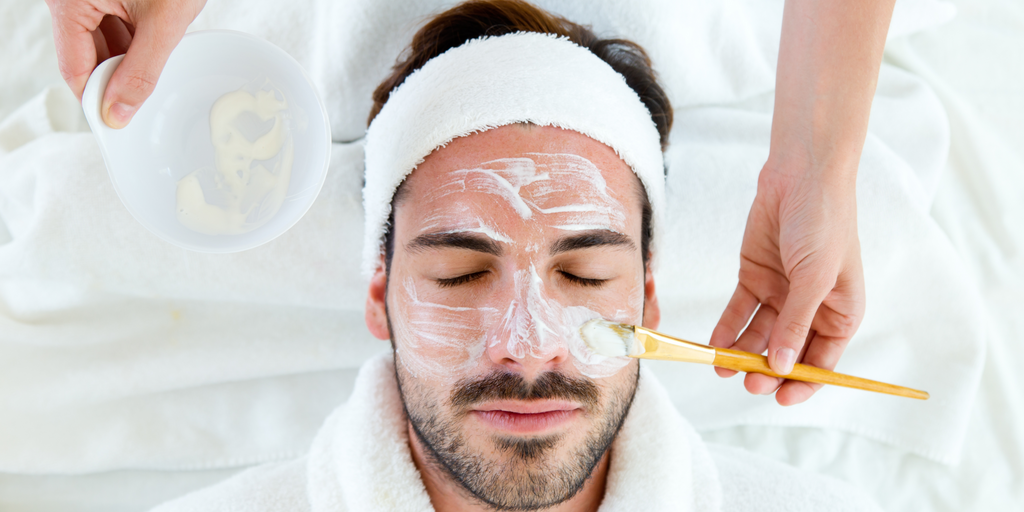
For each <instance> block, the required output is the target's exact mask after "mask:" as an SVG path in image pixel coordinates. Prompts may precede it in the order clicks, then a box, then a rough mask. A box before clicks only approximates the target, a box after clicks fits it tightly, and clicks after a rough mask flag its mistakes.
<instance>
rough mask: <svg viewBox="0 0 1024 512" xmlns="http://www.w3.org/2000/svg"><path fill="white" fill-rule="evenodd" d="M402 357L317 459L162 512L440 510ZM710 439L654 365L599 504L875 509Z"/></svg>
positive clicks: (362, 397)
mask: <svg viewBox="0 0 1024 512" xmlns="http://www.w3.org/2000/svg"><path fill="white" fill-rule="evenodd" d="M394 375H395V371H394V365H393V358H392V356H391V354H390V353H386V354H382V355H381V356H380V357H377V358H374V359H372V360H370V361H368V362H367V363H366V364H365V365H363V368H362V370H361V371H360V373H359V377H358V379H357V380H356V386H355V389H354V390H353V393H352V397H351V398H350V399H349V402H348V403H347V404H346V405H345V406H343V407H341V408H339V409H338V410H337V411H336V412H335V413H333V414H332V415H331V416H330V418H328V420H327V422H326V423H325V424H324V426H323V428H322V429H320V432H319V433H318V434H317V436H316V438H315V439H314V440H313V445H312V447H311V449H310V452H309V455H307V456H305V457H302V458H300V459H297V460H295V461H289V462H284V463H277V464H269V465H265V466H261V467H257V468H253V469H251V470H248V471H246V472H243V473H241V474H239V475H238V476H235V477H233V478H231V479H229V480H227V481H225V482H223V483H221V484H218V485H215V486H213V487H210V488H208V489H204V490H200V491H197V492H195V493H192V494H190V495H187V496H185V497H183V498H180V499H178V500H174V501H172V502H169V503H166V504H164V505H161V506H158V507H156V508H155V509H153V512H193V511H194V512H199V511H210V510H217V511H220V512H228V511H231V512H236V511H237V512H256V511H262V512H301V511H310V512H343V511H346V510H352V511H360V512H392V511H396V510H402V511H410V512H411V511H429V510H433V507H432V506H431V504H430V498H429V496H428V495H427V491H426V488H425V487H424V486H423V481H422V479H421V478H420V474H419V471H418V470H417V469H416V466H415V465H414V463H413V460H412V455H411V453H410V451H409V444H408V442H409V439H408V427H407V423H406V418H405V413H404V410H403V408H402V402H401V396H400V395H399V392H398V386H397V385H396V381H395V377H394ZM708 448H709V447H708V446H707V445H705V443H704V442H703V441H701V439H700V436H699V435H697V433H696V431H694V430H693V427H692V426H690V424H689V423H688V422H687V421H686V420H685V419H683V417H682V416H680V415H679V413H678V412H676V410H675V408H674V407H673V406H672V402H671V401H670V399H669V396H668V393H667V392H666V391H665V389H664V388H663V387H662V386H661V384H659V383H658V380H657V379H656V378H655V377H654V375H653V374H652V373H650V372H649V371H646V370H645V369H642V370H641V378H640V384H639V388H638V389H637V393H636V397H635V399H634V401H633V405H632V407H631V409H630V411H629V415H628V416H627V417H626V421H625V422H624V423H623V426H622V430H621V431H620V432H619V436H618V437H617V438H616V440H615V442H614V443H613V444H612V447H611V458H610V461H609V467H608V476H607V481H606V487H605V495H604V499H603V500H602V502H601V506H600V508H599V509H598V510H599V512H617V511H633V510H657V511H665V512H669V511H679V512H684V511H686V512H714V511H719V510H723V511H737V512H739V511H748V510H755V509H757V510H766V511H771V510H787V511H790V512H800V511H808V512H812V511H814V512H816V511H820V510H830V511H837V512H838V511H851V512H852V511H876V510H880V509H878V508H877V506H876V505H875V504H874V503H873V502H872V501H871V500H870V499H868V498H867V497H866V496H865V495H863V494H862V493H860V491H857V490H855V489H853V488H852V487H849V486H848V485H847V484H844V483H842V482H839V481H838V480H834V479H831V478H827V477H822V476H818V475H814V474H810V473H803V472H800V471H798V470H796V469H794V468H791V467H788V466H785V465H783V464H779V463H777V462H772V461H770V460H768V459H764V458H761V457H758V456H756V455H753V454H751V453H748V452H743V451H740V450H736V449H731V448H721V447H718V448H714V449H713V450H709V449H708Z"/></svg>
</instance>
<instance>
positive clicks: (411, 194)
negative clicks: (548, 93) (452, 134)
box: [397, 124, 642, 213]
mask: <svg viewBox="0 0 1024 512" xmlns="http://www.w3.org/2000/svg"><path fill="white" fill-rule="evenodd" d="M467 170H474V171H477V172H476V173H475V174H467ZM481 170H482V171H484V172H485V173H492V172H493V173H494V174H495V175H496V176H500V180H499V181H505V182H508V184H509V185H511V186H512V187H513V188H514V190H510V191H509V192H510V193H512V194H515V195H520V196H523V197H524V198H526V199H527V200H528V201H531V205H532V206H533V207H537V206H541V207H543V206H555V205H554V204H553V203H557V202H559V201H562V202H566V203H569V202H573V201H576V202H580V201H583V202H587V201H593V200H595V198H594V197H593V195H594V194H595V193H598V192H599V193H600V195H602V196H604V195H605V194H607V199H610V200H613V201H615V202H617V203H620V204H621V205H622V206H623V207H625V208H626V209H627V211H628V212H632V210H633V206H634V205H637V206H636V209H637V212H639V206H638V205H639V198H640V189H641V187H642V185H641V184H640V181H639V179H638V178H637V177H636V175H635V174H634V173H633V171H632V170H631V169H630V168H629V166H628V165H626V164H625V162H623V161H622V159H620V158H619V157H618V155H616V154H615V151H613V150H612V149H611V148H609V147H608V146H606V145H604V144H602V143H600V142H598V141H596V140H594V139H591V138H590V137H587V136H586V135H583V134H580V133H578V132H574V131H571V130H563V129H561V128H556V127H552V126H535V125H525V124H524V125H508V126H501V127H498V128H493V129H491V130H487V131H485V132H479V133H474V134H470V135H467V136H465V137H460V138H458V139H455V140H453V141H452V142H450V143H449V144H447V145H446V146H444V147H441V148H438V149H436V150H435V151H434V152H433V153H431V154H430V155H429V156H427V158H426V159H424V161H423V163H421V164H420V165H419V166H418V167H417V168H416V170H414V171H413V172H412V173H411V174H410V175H409V177H408V178H407V179H406V181H405V183H404V184H403V186H402V195H401V197H400V198H399V201H397V203H400V204H401V205H402V206H403V209H405V208H406V207H407V206H413V209H420V208H431V207H436V206H438V203H444V202H445V201H451V200H459V201H462V202H466V201H470V202H473V200H474V199H475V200H476V202H479V203H482V205H484V206H486V205H487V204H488V203H491V204H493V200H494V198H493V193H494V190H493V189H490V188H489V187H488V184H486V183H485V181H486V180H481V179H479V178H480V177H479V175H478V174H479V171H481ZM467 178H468V179H467ZM474 178H477V179H474ZM453 192H464V193H463V194H461V197H458V198H454V197H451V196H452V193H453ZM475 192H479V194H475ZM488 195H491V196H492V197H487V196H488ZM474 196H475V197H474ZM596 200H597V201H598V202H600V201H601V199H596ZM538 203H546V204H539V205H538ZM523 208H525V207H523ZM521 213H522V212H521Z"/></svg>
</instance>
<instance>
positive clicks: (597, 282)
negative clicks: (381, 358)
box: [437, 270, 607, 288]
mask: <svg viewBox="0 0 1024 512" xmlns="http://www.w3.org/2000/svg"><path fill="white" fill-rule="evenodd" d="M558 272H559V273H560V274H562V277H564V278H565V279H566V280H567V281H569V282H570V283H573V284H577V285H580V286H593V287H598V286H601V285H603V284H604V283H605V281H607V279H590V278H586V277H579V276H574V275H572V274H570V273H568V272H566V271H564V270H559V271H558ZM484 274H485V272H474V273H472V274H465V275H461V276H458V277H451V278H447V279H438V280H437V285H438V286H440V287H441V288H454V287H456V286H459V285H463V284H468V283H471V282H473V281H476V280H477V279H480V278H481V277H483V276H484Z"/></svg>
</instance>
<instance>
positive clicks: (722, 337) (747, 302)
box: [710, 283, 760, 348]
mask: <svg viewBox="0 0 1024 512" xmlns="http://www.w3.org/2000/svg"><path fill="white" fill-rule="evenodd" d="M759 302H760V301H758V300H757V297H755V296H754V294H753V293H750V290H748V289H747V287H746V286H743V283H739V284H737V285H736V291H734V292H733V294H732V298H730V299H729V304H727V305H726V306H725V311H723V312H722V317H721V318H720V319H719V320H718V325H716V326H715V330H714V331H712V332H711V341H710V345H711V346H712V347H722V348H729V347H731V346H733V344H735V343H736V338H738V337H739V334H740V331H741V330H743V327H745V326H746V325H747V320H750V315H752V314H754V310H756V309H757V305H758V303H759Z"/></svg>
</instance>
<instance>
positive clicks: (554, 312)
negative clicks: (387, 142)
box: [487, 264, 569, 370]
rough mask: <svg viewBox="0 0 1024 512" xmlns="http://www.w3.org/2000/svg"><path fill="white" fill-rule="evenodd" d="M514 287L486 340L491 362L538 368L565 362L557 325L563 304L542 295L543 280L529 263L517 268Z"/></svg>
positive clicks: (564, 350)
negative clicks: (525, 266) (494, 328)
mask: <svg viewBox="0 0 1024 512" xmlns="http://www.w3.org/2000/svg"><path fill="white" fill-rule="evenodd" d="M514 287H515V295H514V296H513V298H512V300H511V301H510V303H509V305H508V307H506V308H505V309H504V313H503V315H502V317H501V320H500V322H499V324H498V328H497V329H496V330H495V331H494V332H493V334H492V336H491V338H490V340H489V342H488V348H487V350H488V354H489V355H490V356H491V359H492V361H494V362H496V363H499V364H500V363H503V362H504V363H506V364H509V363H515V364H517V365H522V366H523V367H524V369H527V368H525V367H531V368H532V367H536V368H537V369H538V370H540V369H541V368H542V367H544V366H548V365H551V364H559V363H561V362H564V361H565V360H566V359H567V358H568V356H569V349H568V345H567V344H566V340H564V339H562V338H563V336H562V334H561V333H562V332H563V331H564V329H562V328H560V325H559V323H560V321H561V317H562V315H561V314H560V313H561V310H562V306H561V305H560V304H558V303H557V302H555V301H553V300H551V299H549V298H548V297H547V296H546V295H545V294H544V282H543V280H542V279H541V277H540V275H538V274H537V270H536V269H535V268H534V266H533V265H532V264H531V265H530V268H529V269H528V270H518V271H516V273H515V276H514Z"/></svg>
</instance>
